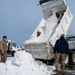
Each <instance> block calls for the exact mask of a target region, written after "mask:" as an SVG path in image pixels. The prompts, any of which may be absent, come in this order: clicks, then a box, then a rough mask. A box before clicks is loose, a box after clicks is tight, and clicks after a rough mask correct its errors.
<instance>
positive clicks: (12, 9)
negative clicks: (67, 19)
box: [0, 0, 75, 46]
mask: <svg viewBox="0 0 75 75" xmlns="http://www.w3.org/2000/svg"><path fill="white" fill-rule="evenodd" d="M38 2H39V0H0V39H1V38H2V36H3V35H7V36H8V39H11V40H13V41H15V42H16V43H17V45H19V46H20V45H22V43H23V42H24V41H25V40H27V39H29V37H30V36H31V35H32V33H33V31H34V30H35V28H36V27H37V26H38V24H39V22H40V21H41V19H42V17H43V13H42V10H41V7H40V6H37V4H38ZM66 2H67V4H68V6H69V8H70V10H71V12H72V14H73V15H75V0H66ZM68 34H75V17H74V18H73V21H72V23H71V26H70V28H69V31H68Z"/></svg>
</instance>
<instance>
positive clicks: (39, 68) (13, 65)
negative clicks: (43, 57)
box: [0, 51, 55, 75]
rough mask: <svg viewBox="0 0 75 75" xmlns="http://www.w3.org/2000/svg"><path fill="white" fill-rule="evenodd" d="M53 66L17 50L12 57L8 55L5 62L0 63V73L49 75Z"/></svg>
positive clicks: (5, 74) (10, 74)
mask: <svg viewBox="0 0 75 75" xmlns="http://www.w3.org/2000/svg"><path fill="white" fill-rule="evenodd" d="M54 69H55V68H54V67H53V66H51V67H50V66H47V65H45V64H44V63H40V64H39V62H38V61H35V60H34V58H33V57H32V55H31V54H30V53H28V52H26V51H17V52H16V53H15V56H14V57H8V59H7V61H6V63H0V75H50V74H52V73H53V70H54Z"/></svg>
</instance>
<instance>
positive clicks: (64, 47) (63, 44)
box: [54, 37, 69, 54]
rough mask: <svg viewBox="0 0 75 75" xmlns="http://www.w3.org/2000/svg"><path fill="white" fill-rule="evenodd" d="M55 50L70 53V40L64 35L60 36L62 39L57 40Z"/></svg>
mask: <svg viewBox="0 0 75 75" xmlns="http://www.w3.org/2000/svg"><path fill="white" fill-rule="evenodd" d="M55 52H58V53H66V54H68V52H69V45H68V42H67V41H66V40H65V38H64V37H60V39H58V40H57V41H56V43H55V46H54V53H55Z"/></svg>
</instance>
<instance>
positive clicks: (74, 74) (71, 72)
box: [52, 65, 75, 75]
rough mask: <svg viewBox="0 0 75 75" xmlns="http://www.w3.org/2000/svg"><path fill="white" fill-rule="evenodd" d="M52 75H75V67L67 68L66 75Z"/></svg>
mask: <svg viewBox="0 0 75 75" xmlns="http://www.w3.org/2000/svg"><path fill="white" fill-rule="evenodd" d="M52 75H75V65H68V66H66V68H65V73H64V74H62V73H61V72H57V73H55V74H52Z"/></svg>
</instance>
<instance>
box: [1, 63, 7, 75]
mask: <svg viewBox="0 0 75 75" xmlns="http://www.w3.org/2000/svg"><path fill="white" fill-rule="evenodd" d="M0 75H6V65H5V64H4V63H0Z"/></svg>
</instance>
